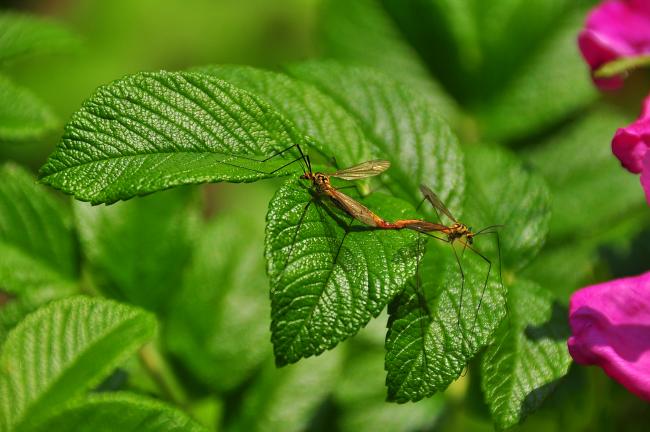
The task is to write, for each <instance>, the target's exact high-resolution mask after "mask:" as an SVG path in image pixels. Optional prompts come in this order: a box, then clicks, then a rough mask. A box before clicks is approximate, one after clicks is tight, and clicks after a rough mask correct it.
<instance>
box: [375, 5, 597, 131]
mask: <svg viewBox="0 0 650 432" xmlns="http://www.w3.org/2000/svg"><path fill="white" fill-rule="evenodd" d="M586 3H587V2H585V1H578V2H575V1H569V0H561V1H553V2H549V1H546V0H500V1H496V2H490V3H487V2H476V1H473V0H460V1H458V0H436V1H431V0H427V1H421V0H406V1H396V0H384V1H383V4H384V5H385V6H386V9H387V10H388V11H389V13H390V14H391V16H392V17H393V18H394V19H395V21H396V23H397V25H398V26H399V27H400V29H401V30H402V32H403V33H404V34H405V35H406V37H407V38H408V39H409V41H410V42H411V43H412V44H413V46H414V47H415V48H416V49H417V51H418V52H419V54H420V55H421V56H422V58H423V59H424V60H425V61H426V62H427V64H428V66H429V68H430V70H431V72H432V73H433V75H434V77H435V78H436V79H437V80H439V81H440V82H441V83H442V84H443V85H444V88H445V90H447V91H448V92H449V93H450V94H452V95H454V96H455V98H456V99H457V100H458V101H459V103H460V105H461V106H462V107H463V108H465V109H466V110H467V111H468V112H470V113H472V114H473V115H474V116H475V117H476V121H477V123H478V129H479V136H478V137H474V136H473V134H472V133H471V132H470V133H468V137H469V138H470V139H474V140H477V138H478V140H483V141H485V140H488V141H491V140H499V141H504V140H515V139H521V138H523V137H526V136H529V135H531V134H533V133H539V132H541V131H543V130H545V129H546V128H548V127H550V126H553V125H556V124H558V123H560V122H561V121H562V120H563V119H564V118H566V117H567V116H568V115H570V114H572V113H574V112H576V111H577V110H579V109H580V108H582V107H584V106H586V105H587V104H589V103H591V102H593V101H594V100H595V99H596V97H597V92H596V90H595V89H594V88H593V85H592V83H591V80H590V79H589V74H588V70H587V67H586V65H585V64H584V61H583V60H582V58H581V56H580V54H579V52H578V49H577V43H576V41H575V38H576V35H577V33H578V31H579V29H580V28H581V26H582V24H583V22H584V17H585V14H586V12H587V8H586V7H585V6H586ZM465 129H467V127H465ZM463 132H465V133H467V132H466V130H463Z"/></svg>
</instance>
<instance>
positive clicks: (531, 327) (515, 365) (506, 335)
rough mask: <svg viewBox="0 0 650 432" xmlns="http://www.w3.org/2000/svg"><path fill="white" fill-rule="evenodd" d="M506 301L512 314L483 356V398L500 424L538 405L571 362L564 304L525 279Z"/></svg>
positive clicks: (511, 423)
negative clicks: (567, 342) (561, 304)
mask: <svg viewBox="0 0 650 432" xmlns="http://www.w3.org/2000/svg"><path fill="white" fill-rule="evenodd" d="M508 304H509V311H510V314H509V316H508V319H506V320H505V321H504V325H503V326H501V328H500V329H499V330H498V332H497V333H496V336H495V341H494V343H493V344H492V345H491V346H490V347H489V348H488V350H487V351H486V352H485V355H484V356H483V359H482V362H481V370H482V387H483V391H484V393H485V400H486V402H487V403H488V405H489V406H490V411H491V412H492V417H493V419H494V421H495V423H496V425H497V426H498V427H499V428H501V429H506V428H509V427H511V426H514V425H516V424H517V423H520V422H521V421H522V420H523V419H524V418H525V417H526V416H527V415H528V414H530V413H531V412H533V411H535V410H536V409H537V408H539V406H540V405H541V404H542V402H543V401H544V399H545V398H546V396H548V394H549V393H550V392H551V391H552V390H553V389H554V388H555V386H556V385H557V383H558V380H559V379H560V378H561V377H563V376H564V375H566V373H567V371H568V369H569V366H570V364H571V357H570V356H569V352H568V350H567V346H566V340H567V338H568V336H569V333H570V332H569V328H568V325H567V322H566V319H567V318H566V317H567V314H568V311H567V310H566V308H565V307H563V306H560V305H559V304H558V303H556V302H554V301H553V297H552V295H551V294H550V293H549V292H547V291H546V290H543V289H542V288H541V287H539V286H538V285H536V284H534V283H532V282H528V281H525V280H519V281H517V282H516V283H515V284H513V286H512V287H510V292H509V299H508Z"/></svg>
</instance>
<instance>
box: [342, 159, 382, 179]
mask: <svg viewBox="0 0 650 432" xmlns="http://www.w3.org/2000/svg"><path fill="white" fill-rule="evenodd" d="M388 168H390V162H389V161H387V160H381V159H376V160H371V161H368V162H363V163H360V164H359V165H355V166H351V167H350V168H345V169H342V170H338V171H336V172H335V173H334V174H330V176H331V177H336V178H340V179H343V180H357V179H362V178H366V177H372V176H376V175H377V174H381V173H383V172H384V171H386V170H387V169H388Z"/></svg>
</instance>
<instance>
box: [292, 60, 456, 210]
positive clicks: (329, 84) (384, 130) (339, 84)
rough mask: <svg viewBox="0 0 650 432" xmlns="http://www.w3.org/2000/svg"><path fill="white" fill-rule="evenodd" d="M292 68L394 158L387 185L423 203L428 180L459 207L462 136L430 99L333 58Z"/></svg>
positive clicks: (381, 152) (377, 147)
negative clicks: (422, 191) (459, 138)
mask: <svg viewBox="0 0 650 432" xmlns="http://www.w3.org/2000/svg"><path fill="white" fill-rule="evenodd" d="M288 71H289V74H290V75H292V76H294V77H296V78H299V79H301V80H304V81H307V82H309V83H311V84H313V85H315V86H316V87H317V88H318V89H320V90H321V91H322V92H323V93H325V94H327V95H329V96H330V97H332V98H333V99H334V100H335V101H337V102H338V103H339V104H340V105H341V106H343V107H344V108H345V109H346V110H347V111H348V112H349V113H350V115H352V116H353V117H354V118H355V119H356V120H357V122H358V123H359V124H360V125H361V127H362V128H363V130H364V132H365V133H366V136H367V137H368V139H369V140H370V142H371V143H372V144H373V146H374V149H373V153H374V154H378V156H380V157H382V158H384V159H389V160H390V161H391V162H392V163H393V166H392V167H391V169H390V170H389V171H387V172H386V175H385V177H386V178H389V179H390V181H388V182H387V186H388V188H389V189H390V191H391V192H392V193H393V194H394V195H396V196H397V197H399V198H402V199H404V200H407V201H410V202H411V203H412V204H413V205H417V204H419V203H420V201H421V199H422V198H421V194H420V191H419V185H420V183H426V184H427V185H429V186H430V187H431V188H433V189H434V190H435V191H436V193H437V194H438V195H439V196H440V197H441V198H442V199H443V200H444V201H445V203H447V205H448V206H449V207H450V208H452V209H454V210H456V209H458V207H459V203H460V199H461V197H462V196H463V186H464V182H463V180H464V173H463V164H462V155H461V152H460V149H459V146H458V141H457V139H456V137H455V136H454V134H453V133H452V132H451V129H450V128H449V126H448V125H447V124H446V123H445V121H444V120H443V119H442V118H441V116H440V115H439V114H438V113H437V112H436V110H435V109H434V108H433V107H432V106H431V104H430V101H429V100H428V99H427V98H426V97H424V96H422V95H421V94H419V93H417V92H416V91H413V90H411V89H409V88H408V87H407V86H405V85H403V84H401V83H400V82H399V81H397V80H395V79H392V78H390V77H388V76H385V75H383V74H380V73H378V72H376V71H373V70H371V69H365V68H358V67H351V66H343V65H339V64H336V63H333V62H310V63H303V64H297V65H293V66H292V67H290V68H289V70H288Z"/></svg>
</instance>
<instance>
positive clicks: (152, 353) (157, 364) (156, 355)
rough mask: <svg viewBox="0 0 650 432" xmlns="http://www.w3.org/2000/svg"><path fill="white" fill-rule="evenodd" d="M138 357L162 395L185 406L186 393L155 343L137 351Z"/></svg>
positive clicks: (186, 401)
mask: <svg viewBox="0 0 650 432" xmlns="http://www.w3.org/2000/svg"><path fill="white" fill-rule="evenodd" d="M138 357H139V358H140V362H141V363H142V365H143V366H144V369H145V370H146V371H147V372H148V373H149V375H150V376H151V379H152V380H153V381H154V382H155V383H156V385H157V386H158V388H159V389H160V392H161V393H162V395H163V396H164V397H165V398H166V399H168V400H169V401H171V402H173V403H174V404H176V405H178V406H181V407H186V406H187V404H188V397H187V393H186V392H185V389H183V386H182V385H181V384H180V382H179V381H178V379H177V378H176V375H174V373H173V372H172V370H171V367H170V366H169V365H168V364H167V361H166V360H165V358H164V357H163V355H162V354H161V353H160V351H159V350H158V348H157V347H156V345H155V344H154V343H152V342H150V343H147V344H146V345H144V346H143V347H142V348H140V351H138Z"/></svg>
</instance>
